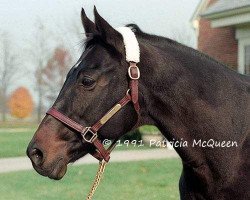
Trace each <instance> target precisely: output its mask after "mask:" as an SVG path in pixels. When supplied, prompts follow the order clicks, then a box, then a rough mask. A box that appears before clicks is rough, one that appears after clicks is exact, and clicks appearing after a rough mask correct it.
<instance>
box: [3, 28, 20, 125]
mask: <svg viewBox="0 0 250 200" xmlns="http://www.w3.org/2000/svg"><path fill="white" fill-rule="evenodd" d="M0 40H1V44H0V46H1V52H2V53H1V57H2V59H0V60H1V61H0V97H1V98H0V109H1V113H2V121H6V114H7V105H6V103H7V94H8V91H9V88H10V87H11V86H12V84H13V83H14V78H15V77H16V75H17V74H18V73H19V72H18V69H17V55H16V54H15V53H14V52H13V48H11V41H10V39H9V38H8V34H7V33H1V35H0Z"/></svg>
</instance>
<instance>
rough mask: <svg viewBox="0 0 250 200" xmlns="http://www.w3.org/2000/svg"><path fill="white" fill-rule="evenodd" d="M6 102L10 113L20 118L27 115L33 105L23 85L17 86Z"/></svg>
mask: <svg viewBox="0 0 250 200" xmlns="http://www.w3.org/2000/svg"><path fill="white" fill-rule="evenodd" d="M8 104H9V109H10V114H11V115H12V116H13V117H17V118H20V119H23V118H25V117H28V116H29V115H30V114H31V113H32V111H33V107H34V104H33V100H32V97H31V95H30V93H29V91H28V90H27V89H26V88H25V87H19V88H17V89H16V90H15V91H14V92H13V93H12V94H11V96H10V99H9V102H8Z"/></svg>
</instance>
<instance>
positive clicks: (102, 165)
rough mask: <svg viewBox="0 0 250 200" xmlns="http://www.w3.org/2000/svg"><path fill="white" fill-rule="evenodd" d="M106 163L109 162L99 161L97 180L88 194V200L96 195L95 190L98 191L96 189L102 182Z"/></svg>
mask: <svg viewBox="0 0 250 200" xmlns="http://www.w3.org/2000/svg"><path fill="white" fill-rule="evenodd" d="M106 164H107V162H105V161H100V162H99V169H98V171H97V173H96V176H95V180H94V182H93V185H92V187H91V190H90V192H89V194H88V196H87V200H92V197H93V196H94V193H95V191H96V189H97V187H98V185H99V184H100V182H101V179H102V177H103V174H104V170H105V166H106Z"/></svg>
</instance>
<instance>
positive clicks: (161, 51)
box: [27, 8, 250, 200]
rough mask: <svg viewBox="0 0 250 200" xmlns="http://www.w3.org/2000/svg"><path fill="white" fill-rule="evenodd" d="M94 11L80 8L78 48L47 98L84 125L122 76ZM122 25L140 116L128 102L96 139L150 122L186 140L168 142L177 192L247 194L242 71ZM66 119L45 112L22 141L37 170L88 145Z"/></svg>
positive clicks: (118, 55)
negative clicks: (133, 52)
mask: <svg viewBox="0 0 250 200" xmlns="http://www.w3.org/2000/svg"><path fill="white" fill-rule="evenodd" d="M94 16H95V21H94V22H93V21H91V20H90V19H89V18H88V17H87V16H86V14H85V12H84V10H83V9H82V12H81V19H82V24H83V27H84V30H85V32H86V36H87V40H86V43H85V50H84V52H83V53H82V55H81V56H80V59H79V60H78V62H77V63H76V64H75V65H74V66H73V67H72V68H71V69H70V71H69V73H68V75H67V77H66V80H65V82H64V85H63V87H62V89H61V91H60V93H59V95H58V97H57V99H56V100H55V102H54V104H53V108H55V109H56V110H58V111H60V113H63V115H64V116H67V117H68V119H71V122H72V121H76V122H78V123H79V124H83V125H84V126H87V125H90V124H93V123H95V122H96V121H97V120H98V119H100V118H101V117H102V116H103V115H104V114H105V113H106V112H107V111H108V110H109V109H110V108H111V107H112V106H114V105H115V104H116V103H117V102H118V101H119V100H120V99H121V98H122V97H123V96H124V94H125V93H126V92H128V91H127V89H128V87H129V84H130V83H129V81H130V79H129V76H128V62H127V61H126V59H125V53H126V52H125V48H124V41H123V38H122V35H121V34H120V33H119V32H118V31H117V30H116V29H115V28H113V27H112V26H111V25H110V24H109V23H108V22H107V21H106V20H105V19H104V18H102V17H101V15H100V14H99V13H98V11H97V9H96V8H94ZM127 27H129V28H130V29H131V30H132V31H133V32H134V34H135V35H136V38H137V40H138V43H139V47H140V62H139V63H138V64H137V65H138V68H139V69H140V75H141V76H140V78H139V79H138V88H139V89H138V103H139V105H140V110H139V115H140V118H139V120H138V113H137V110H135V106H134V105H133V103H131V102H128V103H127V104H126V106H124V107H122V108H121V109H120V110H119V112H117V113H115V115H114V116H112V118H111V119H110V120H109V121H108V122H107V123H106V124H105V125H103V127H101V128H100V130H99V131H98V136H97V137H98V140H100V141H103V140H104V139H110V140H116V139H117V138H120V137H121V136H123V135H124V134H125V133H127V132H128V131H130V130H132V129H134V128H137V127H140V126H142V125H145V124H149V125H154V126H157V127H158V128H159V130H160V131H161V133H162V134H163V135H164V137H166V138H167V139H168V140H169V141H170V142H171V141H172V142H176V141H179V142H180V141H185V142H186V145H183V146H181V145H179V146H178V145H174V148H175V150H176V152H177V153H178V154H179V156H180V158H181V160H182V165H183V169H182V173H181V177H180V180H179V191H180V198H181V199H184V200H193V199H216V200H218V199H220V200H223V199H227V200H228V199H242V200H243V199H250V194H249V188H250V170H249V169H250V162H249V155H250V148H249V147H250V143H249V142H250V140H249V139H250V138H249V133H250V77H249V76H247V75H242V74H239V73H237V72H235V71H233V70H231V69H229V68H228V67H227V66H225V65H224V64H222V63H220V62H218V61H216V60H214V59H212V58H210V57H209V56H207V55H205V54H203V53H201V52H199V51H197V50H195V49H192V48H190V47H187V46H184V45H182V44H179V43H177V42H176V41H173V40H171V39H168V38H165V37H161V36H157V35H153V34H148V33H145V32H143V31H142V30H141V29H140V28H139V27H138V26H137V25H136V24H129V25H127ZM68 121H69V120H68ZM68 125H69V126H68ZM68 125H67V124H65V123H62V122H61V121H60V120H57V119H56V118H55V117H53V116H51V115H46V116H45V117H44V119H43V120H42V122H41V123H40V125H39V127H38V129H37V131H36V132H35V134H34V136H33V138H32V140H31V141H30V143H29V146H28V148H27V155H28V157H29V158H30V160H31V162H32V164H33V167H34V168H35V170H36V171H37V172H38V173H39V174H41V175H43V176H48V177H49V178H51V179H55V180H59V179H61V178H62V177H63V176H64V175H65V173H66V171H67V164H68V163H71V162H74V161H76V160H77V159H79V158H81V157H83V156H85V155H86V154H88V153H91V154H92V155H93V154H94V152H96V149H97V147H96V146H95V145H93V143H89V142H86V141H85V140H83V138H82V135H81V134H79V133H78V132H77V131H75V129H74V128H72V126H70V124H68ZM88 134H89V133H88ZM93 136H94V135H93ZM95 136H96V135H95ZM91 137H92V135H91ZM99 153H100V152H99ZM104 158H105V157H104Z"/></svg>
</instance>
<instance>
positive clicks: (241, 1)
mask: <svg viewBox="0 0 250 200" xmlns="http://www.w3.org/2000/svg"><path fill="white" fill-rule="evenodd" d="M248 6H250V0H218V1H217V2H216V3H214V4H213V5H211V6H210V7H209V8H208V9H207V10H206V11H205V12H204V13H202V15H203V16H207V15H213V14H217V13H221V12H225V11H230V10H234V9H239V8H243V7H248Z"/></svg>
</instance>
